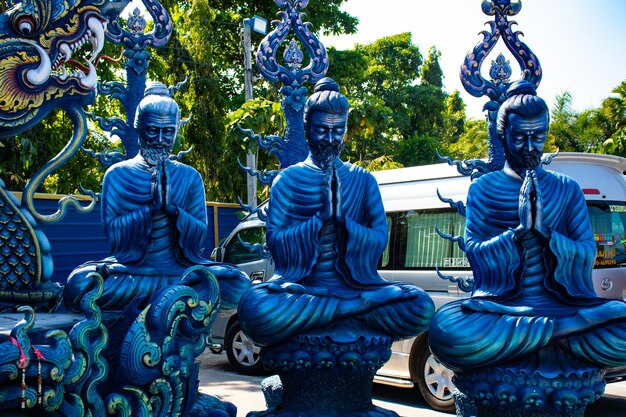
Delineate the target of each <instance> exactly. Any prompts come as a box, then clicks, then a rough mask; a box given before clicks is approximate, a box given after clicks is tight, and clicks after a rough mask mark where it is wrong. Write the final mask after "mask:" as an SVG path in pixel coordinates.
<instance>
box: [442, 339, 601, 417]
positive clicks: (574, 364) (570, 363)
mask: <svg viewBox="0 0 626 417" xmlns="http://www.w3.org/2000/svg"><path fill="white" fill-rule="evenodd" d="M454 383H455V384H456V386H457V388H458V389H459V390H460V391H461V395H458V394H457V396H455V401H456V403H457V416H458V417H470V416H476V417H557V416H568V417H583V415H584V413H585V409H586V408H587V406H588V405H589V404H591V403H593V402H594V401H596V400H597V399H598V398H600V397H601V396H602V394H603V393H604V388H605V386H606V382H605V381H604V370H601V369H599V368H596V367H594V366H592V365H588V364H585V363H582V362H580V361H577V360H575V359H574V358H572V357H570V356H569V355H567V354H566V353H565V352H564V351H563V350H561V349H560V348H559V347H556V346H548V347H546V348H544V349H542V350H540V351H539V352H538V353H536V354H533V355H529V356H527V357H526V358H525V359H523V360H520V361H517V362H515V363H509V364H503V365H500V366H497V367H494V368H487V369H483V370H479V371H476V372H457V373H455V380H454Z"/></svg>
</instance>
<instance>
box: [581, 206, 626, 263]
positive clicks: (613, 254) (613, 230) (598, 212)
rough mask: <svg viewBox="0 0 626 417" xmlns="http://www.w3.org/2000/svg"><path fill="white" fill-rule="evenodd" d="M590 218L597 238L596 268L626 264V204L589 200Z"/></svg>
mask: <svg viewBox="0 0 626 417" xmlns="http://www.w3.org/2000/svg"><path fill="white" fill-rule="evenodd" d="M587 207H588V209H589V220H590V221H591V228H592V229H593V236H594V238H595V240H596V249H597V256H596V263H595V265H594V267H595V268H614V267H619V266H626V247H625V244H626V235H625V233H624V225H625V224H626V205H625V203H620V202H617V203H615V202H607V203H605V202H594V201H587Z"/></svg>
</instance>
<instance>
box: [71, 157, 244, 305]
mask: <svg viewBox="0 0 626 417" xmlns="http://www.w3.org/2000/svg"><path fill="white" fill-rule="evenodd" d="M165 175H166V177H167V178H168V184H169V189H168V195H169V198H170V201H171V204H172V205H173V206H174V207H176V209H177V213H176V215H174V216H170V215H168V214H166V213H165V212H164V208H162V209H161V211H160V212H158V213H151V212H150V211H151V210H150V209H151V207H153V205H154V202H153V197H152V189H153V186H154V183H155V181H157V179H156V178H155V176H156V168H154V167H153V168H150V167H149V166H148V165H147V163H146V162H145V161H144V159H143V158H142V157H141V156H140V155H138V156H137V157H135V158H133V159H131V160H127V161H123V162H120V163H118V164H115V165H113V166H112V167H111V168H109V170H108V171H107V173H106V174H105V177H104V184H103V190H102V191H103V195H102V223H103V225H104V229H105V235H106V238H107V240H108V241H109V244H110V249H111V256H110V257H108V258H106V259H103V260H102V261H90V262H87V263H85V264H83V265H81V266H80V267H78V268H77V269H76V270H74V271H73V272H72V274H71V275H70V277H69V279H68V284H67V285H66V288H65V291H64V299H65V303H66V305H67V306H68V308H71V309H72V310H76V309H77V306H76V303H78V302H79V301H80V299H81V298H82V296H83V292H84V291H85V290H86V285H87V283H86V280H85V277H86V275H87V274H88V273H89V272H92V271H95V270H97V269H98V268H100V267H102V266H106V269H107V273H108V275H109V276H108V278H107V279H106V280H105V283H104V293H103V295H102V297H101V299H100V300H99V304H100V305H101V307H102V308H105V309H109V310H117V309H122V308H124V307H125V306H126V305H127V304H128V303H129V302H130V301H131V300H132V299H134V298H135V297H141V296H146V295H150V294H151V293H153V292H154V291H156V290H157V289H159V288H161V287H163V286H165V285H172V284H177V283H179V281H180V279H181V278H182V276H183V275H185V274H187V273H188V274H192V276H193V274H197V273H198V272H194V271H197V269H196V267H197V266H202V267H206V268H207V269H208V270H209V271H210V272H211V273H213V274H214V275H215V276H216V278H217V279H218V281H219V284H220V295H221V297H222V307H223V308H235V307H236V306H237V303H238V302H239V299H240V298H241V295H242V294H243V291H245V289H247V288H248V287H249V286H250V280H249V279H248V278H247V276H246V275H245V273H243V272H241V271H240V270H239V269H237V268H236V267H234V266H231V265H222V264H217V263H214V262H211V261H209V260H207V259H205V258H203V257H202V256H201V253H200V251H201V248H202V243H203V242H204V238H205V235H206V233H207V218H206V204H205V199H204V185H203V182H202V178H201V176H200V174H199V173H198V172H197V171H196V170H195V169H193V168H191V167H189V166H188V165H185V164H182V163H179V162H175V161H169V160H168V161H166V162H165ZM192 281H193V279H192Z"/></svg>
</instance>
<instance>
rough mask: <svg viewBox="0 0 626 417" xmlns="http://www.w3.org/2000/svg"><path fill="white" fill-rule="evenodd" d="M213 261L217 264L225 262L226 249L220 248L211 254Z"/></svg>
mask: <svg viewBox="0 0 626 417" xmlns="http://www.w3.org/2000/svg"><path fill="white" fill-rule="evenodd" d="M211 260H213V261H215V262H224V248H222V247H221V246H218V247H217V248H214V249H213V252H211Z"/></svg>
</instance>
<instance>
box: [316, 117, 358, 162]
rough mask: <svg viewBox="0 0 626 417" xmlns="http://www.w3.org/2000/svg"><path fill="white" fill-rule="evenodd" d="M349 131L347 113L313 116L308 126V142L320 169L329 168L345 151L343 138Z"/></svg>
mask: <svg viewBox="0 0 626 417" xmlns="http://www.w3.org/2000/svg"><path fill="white" fill-rule="evenodd" d="M347 129H348V114H347V113H340V114H334V113H326V112H321V111H316V112H314V113H313V114H311V116H310V118H309V124H308V141H309V148H310V149H311V155H312V156H313V160H314V161H315V163H316V164H317V165H318V166H319V167H320V168H327V167H329V166H330V165H331V164H332V163H333V162H334V161H335V159H337V157H339V154H340V153H341V151H342V150H343V138H344V137H345V136H346V131H347Z"/></svg>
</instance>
